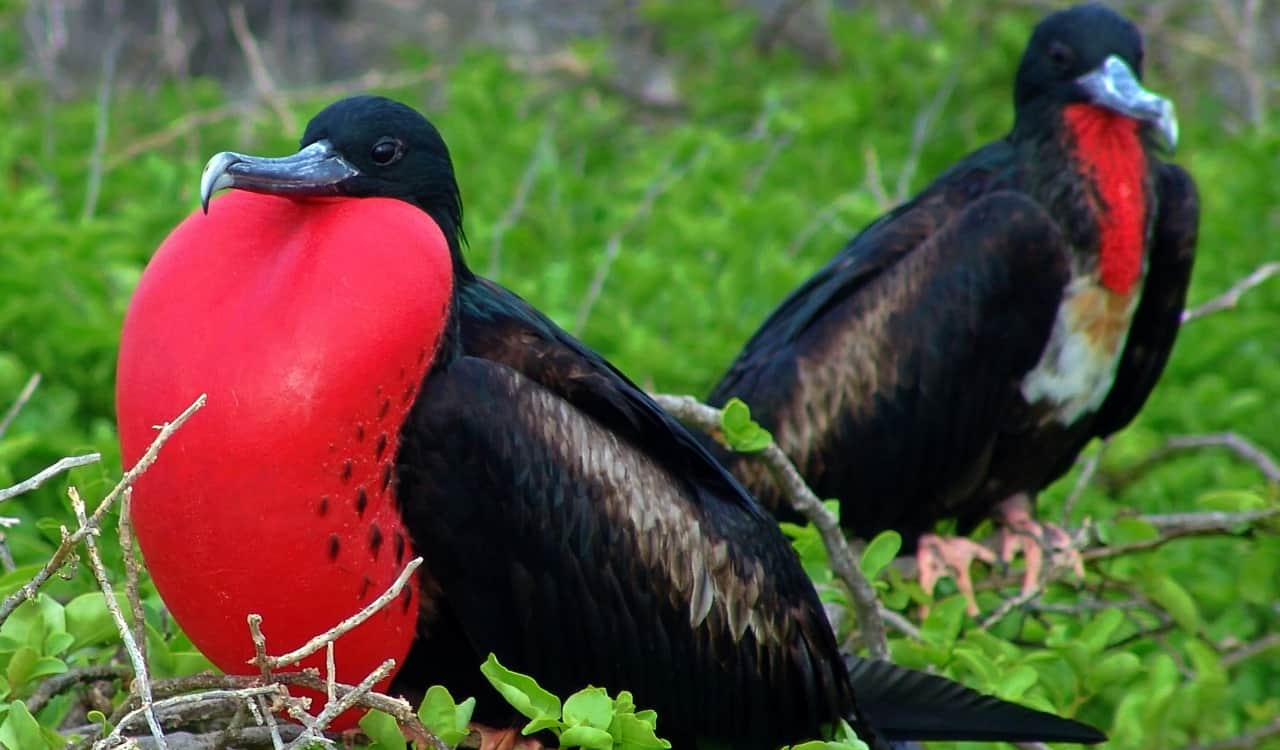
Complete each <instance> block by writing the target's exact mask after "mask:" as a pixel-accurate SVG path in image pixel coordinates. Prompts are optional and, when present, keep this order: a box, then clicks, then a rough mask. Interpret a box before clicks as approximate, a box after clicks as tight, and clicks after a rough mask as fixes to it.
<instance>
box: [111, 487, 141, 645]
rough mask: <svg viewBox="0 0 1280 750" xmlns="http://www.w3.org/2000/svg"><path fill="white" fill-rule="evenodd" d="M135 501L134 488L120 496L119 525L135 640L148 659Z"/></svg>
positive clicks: (126, 592) (125, 583)
mask: <svg viewBox="0 0 1280 750" xmlns="http://www.w3.org/2000/svg"><path fill="white" fill-rule="evenodd" d="M131 502H133V488H132V487H130V488H129V489H127V490H125V492H124V495H123V496H122V497H121V498H120V522H119V524H118V525H117V528H118V531H119V534H120V554H121V556H122V557H123V558H124V592H125V598H126V599H128V601H129V609H130V611H132V612H133V640H134V642H135V643H137V644H138V652H139V653H141V654H142V660H143V661H144V662H145V661H146V660H147V625H146V620H145V619H143V613H142V596H141V595H140V594H139V593H138V579H139V577H140V574H141V572H142V571H141V566H140V565H139V564H138V556H137V555H136V554H135V553H134V549H133V523H132V521H131V520H130V517H129V504H130V503H131Z"/></svg>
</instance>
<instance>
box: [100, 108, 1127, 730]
mask: <svg viewBox="0 0 1280 750" xmlns="http://www.w3.org/2000/svg"><path fill="white" fill-rule="evenodd" d="M301 145H302V148H301V150H300V151H299V152H298V153H296V154H294V155H292V156H287V157H282V158H277V159H268V158H260V157H253V156H246V155H243V154H235V153H220V154H218V155H216V156H214V157H213V158H212V159H211V160H210V161H209V163H208V165H207V166H206V169H205V172H204V175H203V177H202V182H201V197H202V199H203V201H204V202H205V205H206V206H207V208H208V210H209V213H208V215H201V214H198V213H197V214H195V215H193V216H191V217H190V218H188V219H187V220H186V221H185V222H184V223H183V224H182V225H180V226H179V227H178V228H177V229H176V230H175V231H174V233H173V234H171V235H170V237H169V238H168V239H167V240H166V241H165V243H164V245H163V246H162V247H161V249H160V250H159V251H158V253H157V254H156V256H155V257H154V258H153V259H152V261H151V263H150V264H149V266H148V268H147V269H146V272H145V273H144V275H143V278H142V280H141V282H140V283H139V286H138V289H137V292H136V293H135V295H134V298H133V300H132V302H131V304H130V308H129V311H128V315H127V318H126V321H125V327H124V333H123V337H122V343H121V352H120V362H119V372H118V386H117V399H118V412H119V424H120V434H121V442H122V451H123V456H124V459H125V460H126V461H131V460H134V459H136V458H137V457H138V455H139V454H140V452H141V451H142V450H143V448H144V447H145V444H146V443H147V441H148V440H149V439H150V437H151V425H153V424H156V423H157V422H159V421H162V420H163V419H165V418H166V417H167V416H169V415H170V413H171V412H172V411H173V410H174V409H175V407H179V405H181V404H183V402H184V401H189V400H190V397H191V396H192V394H194V393H198V392H208V394H209V398H208V405H207V406H206V407H205V409H204V410H203V411H202V412H200V413H199V414H198V415H197V416H196V417H195V418H193V419H192V420H191V421H190V422H188V423H187V424H186V425H185V426H184V428H183V430H182V431H181V432H180V433H179V434H177V435H175V436H174V437H173V438H172V439H171V442H170V443H169V444H168V445H167V446H166V449H165V454H164V455H163V457H162V459H161V460H160V461H159V462H157V464H156V465H155V466H154V467H152V469H151V470H150V471H149V472H148V473H147V474H146V475H145V476H144V477H143V481H142V482H140V483H139V484H138V485H137V487H136V489H135V496H134V500H133V508H132V511H133V518H134V524H135V528H136V530H137V535H138V540H139V544H140V547H141V548H142V551H143V553H144V555H145V558H146V561H147V564H148V567H149V569H150V571H151V574H152V577H153V579H154V581H155V584H156V586H157V588H158V589H159V591H160V593H161V596H162V597H163V599H164V601H165V602H166V604H167V606H168V607H169V608H170V610H171V611H172V613H173V615H174V617H175V619H176V620H177V621H178V623H179V624H180V625H181V626H182V627H183V628H184V630H185V631H186V632H187V634H188V635H189V636H190V637H191V639H192V640H193V642H194V643H195V644H196V645H197V646H198V647H199V648H200V649H201V650H202V651H203V652H204V653H205V654H206V655H208V656H209V657H210V658H211V659H212V660H213V662H214V663H215V664H217V665H218V666H219V667H221V668H222V669H225V670H228V671H233V672H244V671H248V670H250V669H251V667H249V666H248V665H247V664H246V660H247V659H249V658H250V657H251V656H252V655H253V647H252V644H251V642H250V640H249V638H248V635H247V633H246V631H245V629H244V619H245V617H246V616H247V615H248V614H249V613H250V612H257V613H259V614H261V615H262V616H263V617H264V620H265V622H264V627H265V632H266V635H267V638H268V645H269V646H274V649H273V650H276V649H279V650H283V649H286V648H291V647H294V646H296V645H298V643H300V642H302V641H303V640H305V639H306V638H307V637H309V636H310V635H312V634H314V633H316V632H320V631H323V630H324V629H326V628H328V627H330V626H331V625H333V624H334V623H335V622H337V621H338V620H339V619H341V617H342V616H344V615H345V614H347V613H349V612H351V611H354V610H356V609H358V608H359V607H361V606H363V605H365V604H367V603H368V602H370V601H371V600H372V599H373V598H374V597H375V596H376V595H377V594H378V593H379V591H381V590H382V589H383V588H385V587H386V586H387V584H388V583H389V582H390V580H391V578H392V577H393V576H394V575H395V574H396V572H397V571H398V570H399V569H400V568H401V566H403V565H404V563H405V562H406V561H407V560H408V559H410V558H411V557H412V556H413V555H421V556H422V557H423V558H424V559H425V563H424V564H423V566H422V568H421V569H420V570H419V571H418V572H417V574H416V578H415V581H414V587H413V589H412V590H411V591H409V593H407V594H406V595H405V596H404V597H403V598H402V599H401V600H399V601H397V602H395V603H393V604H392V605H391V606H390V607H388V608H387V609H386V610H384V611H383V612H380V613H378V615H377V616H375V618H374V619H372V620H370V621H369V622H367V623H365V624H363V625H361V626H360V627H358V628H356V629H355V630H353V631H352V632H350V633H348V634H347V635H344V636H343V637H342V639H340V640H339V641H338V643H337V645H336V654H335V664H336V671H337V676H338V678H339V679H345V680H348V681H354V680H358V679H360V678H361V677H362V676H363V674H364V673H366V672H367V671H369V670H370V669H371V668H372V667H373V666H374V665H376V664H378V663H379V662H380V661H381V660H382V659H384V658H387V657H393V658H396V659H397V660H399V661H401V663H402V664H403V666H402V668H401V670H400V672H399V674H398V675H397V676H396V682H395V683H393V689H398V688H399V687H400V686H406V685H407V686H409V688H412V687H415V686H416V687H417V688H418V689H419V690H421V689H422V688H423V687H425V686H426V685H430V684H437V683H439V684H444V685H445V686H447V687H449V688H450V689H451V690H452V691H453V693H454V694H455V695H467V694H474V695H478V696H480V702H479V708H478V709H477V713H476V715H475V719H476V721H477V722H480V723H481V724H483V725H484V726H486V727H487V728H488V730H490V731H486V732H485V733H484V734H485V742H486V746H487V747H510V746H511V743H512V742H513V734H512V730H511V729H510V727H512V726H513V723H512V722H513V713H512V712H511V711H510V710H509V709H507V708H504V703H503V702H502V701H501V699H499V698H498V696H497V694H496V693H494V692H493V691H492V690H491V689H490V688H489V687H488V686H487V685H485V684H482V682H481V677H480V673H479V670H478V667H479V665H480V663H481V662H482V661H484V659H485V657H486V655H487V654H489V653H493V654H495V655H496V656H497V657H498V659H499V660H500V661H501V662H502V663H503V664H504V665H506V666H508V667H510V668H512V669H515V670H518V671H521V672H527V673H530V674H533V675H534V676H536V677H537V679H538V680H539V681H540V682H541V683H542V684H543V685H545V686H546V687H548V688H549V689H550V690H552V691H553V692H556V693H558V694H560V695H562V696H563V695H567V694H568V693H569V692H572V691H574V690H577V689H580V688H582V687H585V686H586V685H588V684H594V685H602V686H605V687H607V688H609V689H610V690H622V689H626V690H630V691H632V692H633V694H634V696H635V700H636V702H637V705H640V706H647V707H652V708H654V709H656V710H657V712H658V716H659V726H658V728H659V732H660V734H662V735H664V736H666V737H667V738H669V739H670V740H671V741H673V742H674V743H675V746H677V747H697V746H700V743H707V742H713V743H721V744H727V745H729V746H732V747H735V748H770V747H776V746H778V745H780V744H783V743H788V742H794V741H797V740H801V739H804V738H806V737H812V736H815V735H818V734H819V733H821V732H823V731H824V727H827V726H829V725H831V724H832V723H833V722H836V721H837V720H840V719H845V720H848V721H849V722H850V723H851V725H852V726H853V727H854V728H855V730H856V731H858V732H859V733H860V734H861V735H862V736H863V737H865V738H866V739H867V740H868V741H870V742H874V743H875V744H876V746H877V747H883V746H884V744H883V743H884V742H887V741H893V740H898V739H917V738H918V739H931V738H956V739H990V740H1018V739H1039V740H1046V741H1074V742H1096V741H1099V740H1101V739H1103V735H1102V734H1101V733H1099V732H1098V731H1097V730H1095V729H1093V728H1092V727H1089V726H1087V725H1084V724H1081V723H1079V722H1075V721H1072V720H1067V719H1062V718H1059V717H1056V716H1053V715H1050V714H1045V713H1041V712H1038V711H1033V710H1031V709H1027V708H1024V707H1021V706H1018V705H1015V704H1011V703H1007V702H1004V701H999V700H997V699H995V698H991V697H988V696H984V695H981V694H979V693H976V692H974V691H972V690H969V689H968V688H965V687H963V686H961V685H959V684H957V683H954V682H951V681H949V680H945V679H942V678H940V677H937V676H932V675H927V674H924V673H920V672H914V671H910V670H906V669H902V668H899V667H896V666H894V665H892V664H889V663H888V662H882V661H874V660H861V659H859V660H855V661H854V662H853V667H852V668H846V665H845V664H844V662H843V661H842V658H841V655H840V653H839V651H838V649H837V646H836V642H835V639H834V635H833V633H832V630H831V627H830V625H829V623H828V622H827V619H826V615H825V613H824V611H823V609H822V606H821V604H820V602H819V600H818V597H817V595H816V593H815V591H814V588H813V586H812V584H811V583H810V581H809V579H808V578H807V577H806V575H805V573H804V571H803V569H802V567H801V565H800V563H799V560H798V558H797V556H796V554H795V552H794V551H793V550H792V549H791V547H790V545H789V544H788V542H787V541H786V539H785V538H784V537H783V535H782V534H781V533H780V531H779V529H778V527H777V524H776V522H775V521H774V519H773V517H772V516H771V515H770V514H769V513H768V512H767V511H766V510H764V508H763V507H762V506H760V505H759V504H758V503H757V502H756V501H755V500H754V498H752V497H751V496H750V495H749V494H748V493H747V492H746V490H745V489H744V488H743V487H742V485H741V484H739V483H738V482H737V480H735V479H734V478H733V477H732V475H731V474H729V473H728V471H727V470H726V469H724V468H723V467H722V466H721V465H720V464H719V463H718V462H717V461H716V460H715V458H714V457H713V456H712V455H711V454H710V453H709V452H708V451H707V450H706V449H705V448H703V447H702V445H701V443H700V442H699V440H698V439H696V438H694V437H693V436H692V435H691V434H690V433H689V432H687V431H686V430H685V429H684V428H683V427H682V426H681V425H680V424H679V423H677V422H676V421H675V420H674V419H673V418H672V417H670V416H669V415H668V414H667V413H666V412H664V411H663V410H661V409H660V408H659V407H658V406H657V405H656V404H655V402H654V401H653V400H652V399H650V398H649V397H648V396H647V395H646V394H645V393H644V392H643V391H642V390H641V389H639V388H638V387H636V385H635V384H634V383H632V381H630V380H628V379H627V378H626V377H625V376H624V375H623V374H622V373H620V372H619V371H618V370H617V369H615V368H614V367H613V366H611V365H610V364H609V363H608V362H607V361H605V360H604V359H603V358H602V357H600V356H599V355H598V354H596V353H595V352H593V351H592V350H590V349H588V348H587V347H586V346H584V345H583V344H582V343H580V342H579V341H577V340H576V339H574V338H573V337H571V336H570V335H569V334H567V333H566V332H565V331H564V330H562V329H561V328H560V327H558V326H557V325H556V324H555V323H553V322H552V321H551V320H550V319H548V318H547V317H546V316H544V315H543V314H542V313H540V312H538V311H537V310H536V309H535V308H533V307H532V306H530V305H529V304H528V303H526V302H525V301H524V300H522V299H521V298H520V297H518V296H516V295H515V294H514V293H512V292H510V291H508V290H507V289H505V288H503V287H502V286H499V285H498V284H495V283H493V282H491V281H488V280H485V279H483V278H480V277H478V276H476V275H475V274H473V273H472V272H471V271H470V270H469V269H468V267H467V264H466V262H465V260H464V258H463V255H462V243H463V228H462V202H461V199H460V193H459V190H458V186H457V183H456V180H455V176H454V172H453V167H452V162H451V159H450V156H449V152H448V149H447V147H446V145H445V142H444V140H443V139H442V138H441V136H440V134H439V132H438V131H437V130H436V128H435V127H434V126H433V125H432V124H431V123H430V122H428V121H427V120H426V119H425V118H424V117H422V115H420V114H419V113H418V112H416V111H415V110H413V109H412V108H410V107H408V106H406V105H404V104H401V103H398V102H394V101H392V100H389V99H385V98H380V97H371V96H360V97H354V98H349V99H344V100H341V101H339V102H336V103H334V104H332V105H330V106H329V107H327V108H326V109H324V110H323V111H321V112H320V113H319V114H318V115H316V117H315V118H314V119H312V120H311V122H310V123H309V124H308V126H307V129H306V132H305V134H304V135H303V138H302V143H301ZM222 188H234V189H236V191H235V192H232V193H231V194H229V195H227V196H226V197H223V198H219V199H218V200H217V201H215V202H214V203H213V204H212V205H208V201H209V198H210V196H211V195H212V194H213V193H214V192H215V191H217V190H220V189H222ZM410 646H412V648H411V649H410ZM407 651H408V656H407V658H406V652H407ZM304 665H308V666H319V664H318V659H317V660H313V661H312V662H304ZM702 746H705V744H703V745H702Z"/></svg>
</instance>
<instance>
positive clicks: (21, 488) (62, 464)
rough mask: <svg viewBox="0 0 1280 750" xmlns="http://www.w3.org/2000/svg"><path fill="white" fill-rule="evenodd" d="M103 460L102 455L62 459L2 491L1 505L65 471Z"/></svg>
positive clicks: (94, 454) (0, 492) (0, 490)
mask: <svg viewBox="0 0 1280 750" xmlns="http://www.w3.org/2000/svg"><path fill="white" fill-rule="evenodd" d="M101 459H102V454H100V453H86V454H84V455H83V456H67V457H65V458H60V459H58V460H57V461H56V462H55V463H54V464H53V465H52V466H47V467H45V468H44V469H41V470H40V471H39V472H37V473H36V474H35V475H34V476H32V477H30V478H29V479H24V480H22V481H21V482H18V483H17V484H15V485H13V486H12V487H6V488H4V489H0V503H2V502H4V501H5V500H9V499H10V498H15V497H17V496H18V495H22V494H24V493H27V492H30V491H32V490H34V489H36V488H38V487H39V486H40V485H42V484H44V483H45V482H47V481H49V480H50V479H53V478H54V477H56V476H58V475H59V474H61V473H62V472H64V471H70V470H71V469H75V468H78V467H81V466H88V465H89V464H92V463H97V462H98V461H99V460H101Z"/></svg>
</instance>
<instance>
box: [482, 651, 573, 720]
mask: <svg viewBox="0 0 1280 750" xmlns="http://www.w3.org/2000/svg"><path fill="white" fill-rule="evenodd" d="M480 671H481V673H483V674H484V676H485V678H486V679H488V680H489V684H491V685H493V688H494V689H495V690H497V691H498V692H499V693H501V694H502V697H503V698H505V699H506V701H507V703H510V704H511V707H512V708H514V709H515V710H517V711H519V712H520V713H521V714H523V715H524V716H525V717H527V718H529V719H534V720H535V721H536V720H545V719H557V720H558V719H559V718H560V699H559V698H557V697H556V696H554V695H552V694H551V693H549V692H547V691H546V690H544V689H543V688H542V687H541V686H540V685H538V683H537V682H536V681H534V679H533V678H532V677H530V676H528V675H524V674H520V673H519V672H513V671H511V670H510V669H507V668H506V667H504V666H502V665H501V664H499V663H498V657H496V656H494V655H493V654H492V653H491V654H489V658H488V659H486V660H485V662H484V664H482V665H481V666H480Z"/></svg>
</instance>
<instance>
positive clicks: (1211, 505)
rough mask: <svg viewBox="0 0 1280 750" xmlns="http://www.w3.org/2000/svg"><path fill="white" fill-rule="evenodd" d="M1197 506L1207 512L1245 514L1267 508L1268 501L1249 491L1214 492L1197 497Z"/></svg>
mask: <svg viewBox="0 0 1280 750" xmlns="http://www.w3.org/2000/svg"><path fill="white" fill-rule="evenodd" d="M1196 504H1197V505H1199V506H1200V507H1202V508H1204V509H1205V510H1220V511H1226V512H1228V513H1243V512H1246V511H1250V510H1261V509H1263V508H1265V507H1267V499H1266V498H1265V497H1263V496H1262V495H1260V494H1258V493H1257V492H1250V491H1249V490H1214V491H1212V492H1205V493H1203V494H1201V495H1200V496H1199V497H1197V498H1196Z"/></svg>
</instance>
